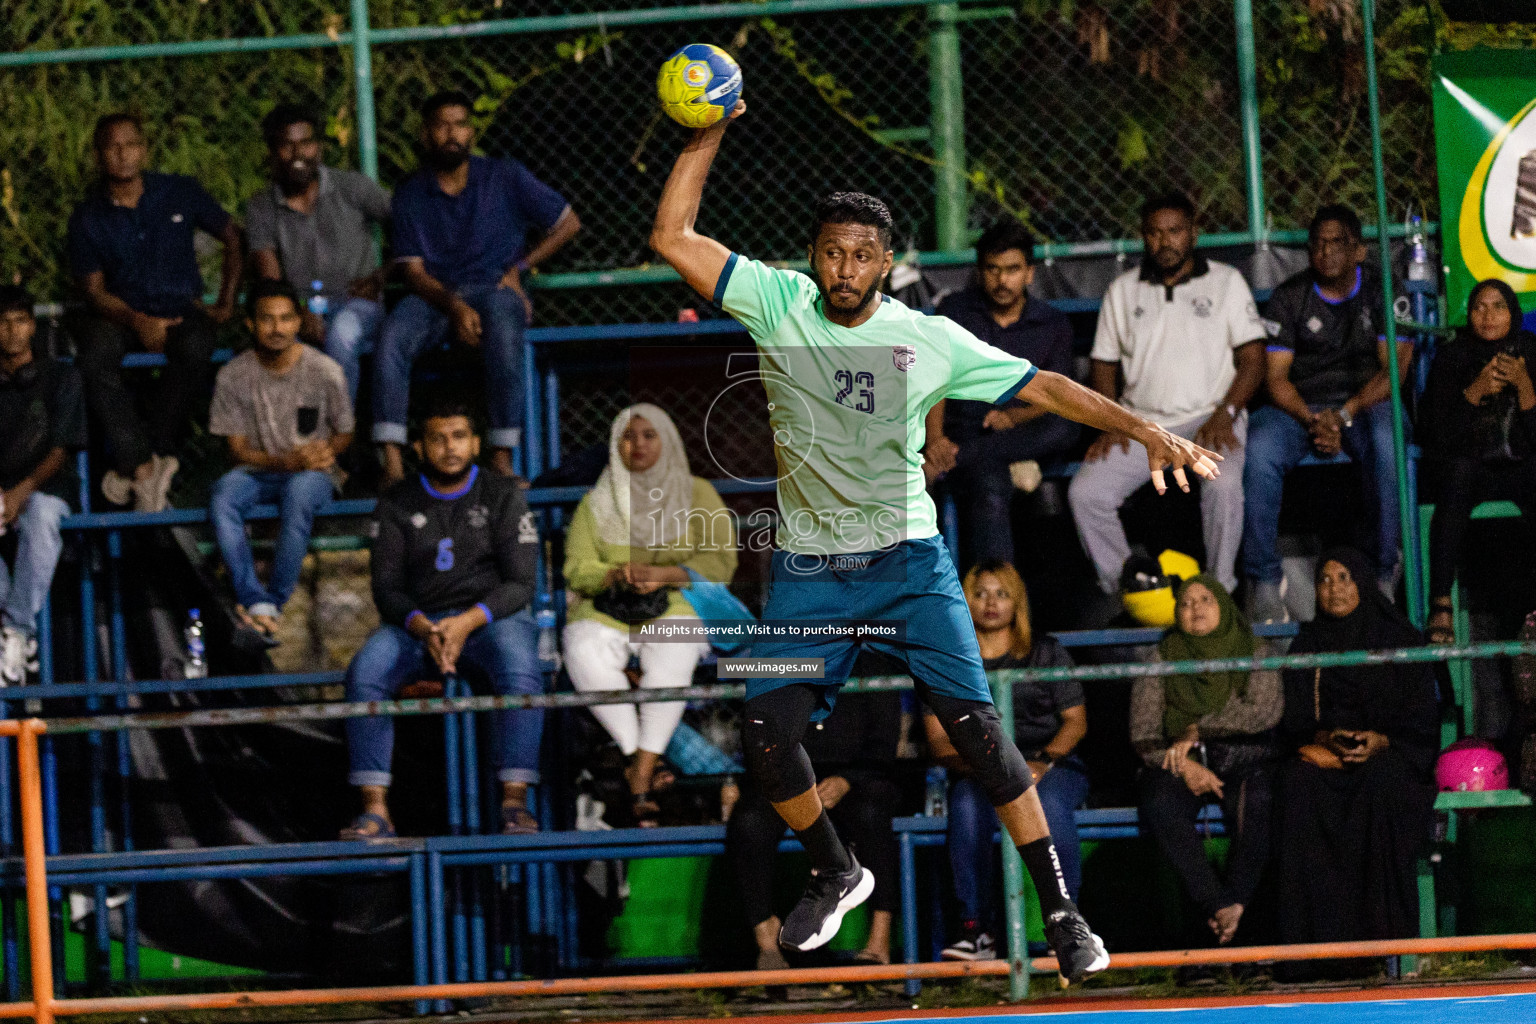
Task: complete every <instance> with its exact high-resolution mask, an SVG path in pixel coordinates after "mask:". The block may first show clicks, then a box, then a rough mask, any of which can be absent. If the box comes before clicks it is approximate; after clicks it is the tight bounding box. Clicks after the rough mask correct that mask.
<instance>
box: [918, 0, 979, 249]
mask: <svg viewBox="0 0 1536 1024" xmlns="http://www.w3.org/2000/svg"><path fill="white" fill-rule="evenodd" d="M959 16H960V5H959V4H952V3H950V4H939V5H938V6H935V7H930V8H929V9H928V123H929V132H928V137H929V139H930V140H931V142H932V146H933V155H934V157H935V158H936V159H937V160H938V161H939V163H938V166H936V167H935V168H934V169H933V186H934V211H933V212H934V234H935V235H936V238H935V245H934V248H936V249H941V250H946V251H948V250H953V249H964V248H965V244H966V238H965V227H966V219H967V213H968V212H969V211H968V209H967V205H968V200H969V198H970V197H969V195H968V194H967V192H966V173H965V97H964V96H963V95H962V93H961V91H960V84H961V83H960V30H959V29H958V28H956V27H955V21H956V19H957V18H959Z"/></svg>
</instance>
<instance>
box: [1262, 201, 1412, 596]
mask: <svg viewBox="0 0 1536 1024" xmlns="http://www.w3.org/2000/svg"><path fill="white" fill-rule="evenodd" d="M1307 245H1308V249H1309V251H1310V254H1311V264H1310V266H1308V267H1307V269H1306V270H1303V271H1302V272H1301V273H1299V274H1297V275H1296V276H1295V277H1292V278H1291V279H1290V280H1288V281H1286V282H1285V283H1284V284H1282V285H1280V287H1278V288H1276V289H1275V291H1274V294H1273V295H1272V296H1271V297H1270V300H1269V306H1268V308H1267V309H1266V310H1265V312H1266V314H1267V320H1268V321H1269V324H1270V331H1271V337H1270V339H1269V342H1268V352H1267V355H1266V360H1267V366H1268V371H1267V373H1268V379H1269V399H1270V403H1271V404H1269V405H1266V406H1264V407H1262V408H1260V409H1258V410H1257V411H1255V412H1254V414H1253V419H1252V422H1251V423H1250V424H1249V427H1248V460H1247V462H1246V464H1245V465H1244V467H1243V491H1244V495H1245V498H1246V501H1245V510H1244V515H1243V571H1244V574H1245V575H1246V576H1247V577H1248V580H1249V583H1250V590H1249V600H1248V607H1249V615H1250V617H1251V618H1252V619H1253V620H1254V621H1255V622H1285V621H1286V620H1287V619H1288V618H1289V612H1288V611H1287V609H1286V605H1285V600H1284V595H1283V594H1282V592H1281V585H1280V584H1281V580H1282V578H1283V577H1282V574H1281V570H1280V552H1279V532H1280V498H1281V493H1282V491H1283V490H1284V488H1285V475H1286V474H1287V473H1289V472H1290V471H1291V469H1292V468H1294V467H1295V465H1296V464H1297V463H1298V462H1300V461H1301V460H1302V459H1303V458H1304V457H1305V456H1306V455H1307V454H1308V453H1311V452H1316V453H1317V454H1319V455H1324V456H1331V455H1336V454H1338V453H1339V452H1340V451H1341V450H1342V451H1344V452H1346V453H1348V455H1349V457H1350V458H1351V459H1352V460H1353V461H1354V462H1355V463H1356V464H1357V465H1359V467H1360V473H1361V476H1362V478H1363V480H1362V482H1363V484H1364V487H1363V490H1364V492H1365V499H1366V503H1367V505H1368V507H1369V514H1368V517H1367V519H1368V522H1369V524H1370V530H1369V534H1370V536H1369V537H1368V538H1365V546H1366V547H1367V549H1368V550H1370V552H1371V554H1372V555H1373V557H1374V558H1375V562H1376V571H1377V573H1378V575H1379V578H1380V580H1381V582H1382V584H1383V588H1384V589H1388V588H1390V587H1391V586H1392V585H1393V584H1394V583H1395V582H1396V574H1397V567H1398V563H1399V559H1400V557H1401V556H1400V553H1399V551H1398V502H1397V465H1396V461H1395V456H1394V454H1393V449H1392V403H1391V402H1390V401H1387V399H1388V397H1389V396H1390V395H1391V393H1392V384H1391V379H1390V378H1389V377H1388V375H1387V342H1386V338H1385V337H1384V333H1385V331H1384V328H1383V326H1382V323H1381V313H1382V310H1381V284H1380V281H1379V279H1377V278H1376V276H1375V274H1373V273H1370V272H1368V271H1367V270H1366V269H1365V268H1364V266H1363V265H1362V264H1363V263H1364V262H1365V256H1366V248H1365V245H1364V243H1363V242H1362V241H1361V237H1360V218H1359V216H1357V215H1356V214H1355V212H1354V211H1353V210H1351V209H1350V208H1349V207H1347V206H1337V205H1335V206H1325V207H1323V208H1322V209H1320V210H1318V211H1317V215H1316V216H1314V217H1313V218H1312V226H1311V229H1310V230H1309V232H1308V242H1307ZM1412 355H1413V345H1412V343H1400V344H1399V346H1398V367H1399V369H1400V370H1401V371H1403V372H1405V373H1406V371H1407V369H1408V362H1409V359H1410V358H1411V357H1412Z"/></svg>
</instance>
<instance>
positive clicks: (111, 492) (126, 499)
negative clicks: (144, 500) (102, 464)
mask: <svg viewBox="0 0 1536 1024" xmlns="http://www.w3.org/2000/svg"><path fill="white" fill-rule="evenodd" d="M101 493H102V495H103V496H104V497H105V498H106V499H107V500H108V501H110V502H111V503H112V504H114V505H127V504H128V503H130V502H132V501H133V500H134V493H133V481H132V480H131V479H129V478H128V477H126V476H123V474H121V473H119V472H118V471H117V470H115V469H109V470H107V471H106V472H105V473H103V474H102V476H101Z"/></svg>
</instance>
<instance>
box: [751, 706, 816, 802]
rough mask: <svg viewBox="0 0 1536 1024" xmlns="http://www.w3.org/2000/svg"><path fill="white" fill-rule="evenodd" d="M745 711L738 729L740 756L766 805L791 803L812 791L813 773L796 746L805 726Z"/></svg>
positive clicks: (801, 723)
mask: <svg viewBox="0 0 1536 1024" xmlns="http://www.w3.org/2000/svg"><path fill="white" fill-rule="evenodd" d="M753 711H754V709H752V708H751V707H750V706H749V707H748V713H747V715H746V721H745V723H743V725H742V727H741V749H742V755H743V757H744V759H745V760H746V762H747V774H748V775H750V776H751V777H752V780H753V781H754V782H756V783H757V786H758V788H759V789H761V790H762V792H763V795H764V796H766V797H767V798H768V802H769V803H775V804H778V803H783V802H784V801H786V800H792V799H794V798H795V797H797V796H799V795H800V794H801V793H804V792H805V791H806V790H809V789H814V788H816V773H815V771H814V770H813V769H812V768H811V759H810V757H809V755H807V754H806V752H805V748H804V747H802V746H801V745H800V735H801V734H802V733H803V732H804V730H805V723H804V722H800V723H798V727H796V724H795V723H791V722H787V721H785V720H784V719H783V718H782V717H780V716H775V715H769V714H754V713H753Z"/></svg>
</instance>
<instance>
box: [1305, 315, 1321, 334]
mask: <svg viewBox="0 0 1536 1024" xmlns="http://www.w3.org/2000/svg"><path fill="white" fill-rule="evenodd" d="M1322 329H1323V321H1322V320H1321V319H1320V318H1318V317H1315V316H1314V317H1313V318H1312V319H1310V320H1308V321H1307V330H1309V331H1311V332H1312V333H1313V334H1316V333H1317V332H1318V331H1320V330H1322Z"/></svg>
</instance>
